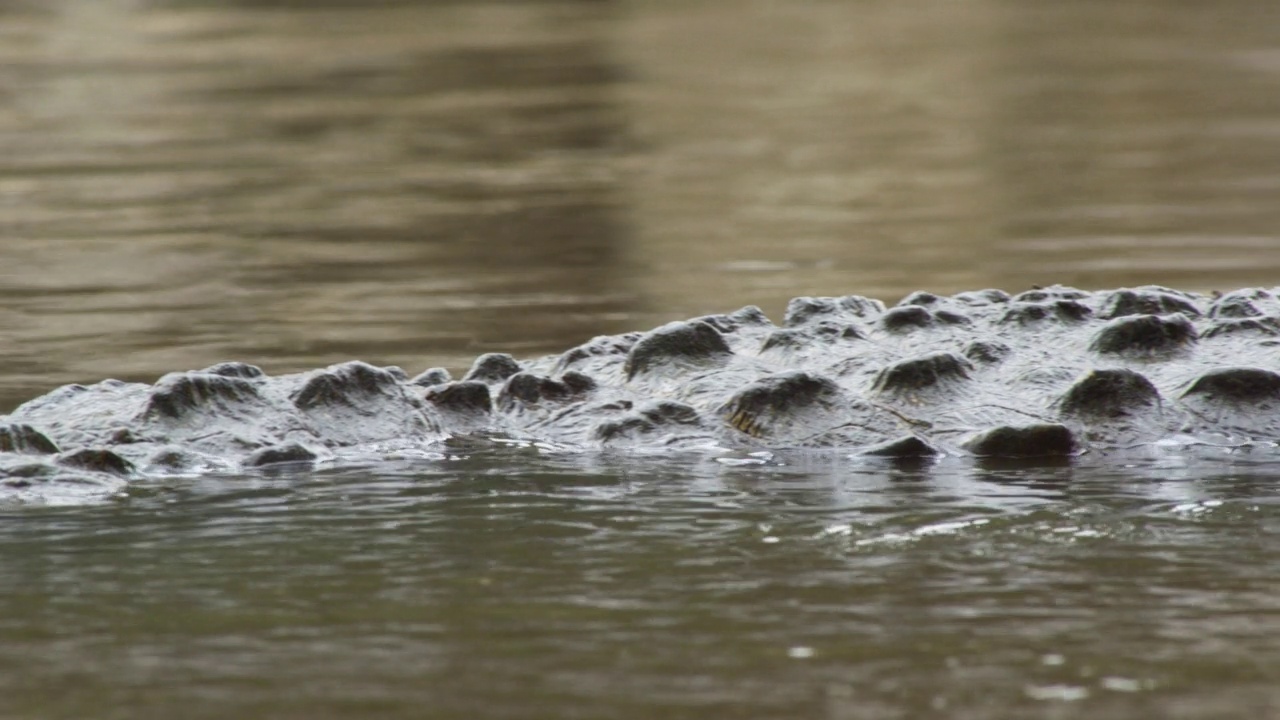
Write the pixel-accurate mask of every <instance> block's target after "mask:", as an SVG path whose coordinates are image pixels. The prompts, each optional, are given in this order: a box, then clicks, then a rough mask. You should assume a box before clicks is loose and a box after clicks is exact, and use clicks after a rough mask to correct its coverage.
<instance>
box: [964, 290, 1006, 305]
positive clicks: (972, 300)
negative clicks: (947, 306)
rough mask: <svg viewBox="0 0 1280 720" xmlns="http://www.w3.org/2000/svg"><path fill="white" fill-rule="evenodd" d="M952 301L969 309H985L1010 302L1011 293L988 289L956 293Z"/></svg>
mask: <svg viewBox="0 0 1280 720" xmlns="http://www.w3.org/2000/svg"><path fill="white" fill-rule="evenodd" d="M951 299H952V300H954V301H956V302H957V303H960V304H961V305H967V306H969V307H983V306H986V305H1003V304H1005V303H1007V302H1009V299H1010V298H1009V293H1007V292H1005V291H1003V290H995V289H993V288H988V289H986V290H971V291H969V292H962V293H956V294H955V295H952V296H951Z"/></svg>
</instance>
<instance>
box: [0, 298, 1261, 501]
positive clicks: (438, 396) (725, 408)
mask: <svg viewBox="0 0 1280 720" xmlns="http://www.w3.org/2000/svg"><path fill="white" fill-rule="evenodd" d="M1277 297H1278V293H1277V291H1276V290H1275V289H1264V288H1246V289H1242V290H1236V291H1233V292H1230V293H1226V294H1216V295H1213V296H1210V295H1203V294H1198V293H1192V292H1182V291H1178V290H1172V289H1170V288H1165V287H1157V286H1151V287H1137V288H1121V289H1118V290H1109V291H1100V292H1087V291H1083V290H1077V289H1075V288H1068V287H1062V286H1052V287H1047V288H1036V289H1033V290H1029V291H1026V292H1022V293H1017V294H1013V295H1010V294H1008V293H1005V292H1003V291H1000V290H990V289H988V290H977V291H971V292H964V293H959V294H957V295H952V296H945V295H940V294H935V293H928V292H916V293H912V294H911V295H909V296H907V297H906V298H904V299H903V300H902V302H900V303H898V304H897V305H895V306H886V305H885V304H884V303H883V302H881V301H879V300H874V299H868V298H865V297H862V296H858V295H849V296H846V297H801V298H796V299H794V300H792V301H791V303H790V304H789V305H788V306H787V309H786V314H785V316H784V318H783V322H782V323H781V324H778V325H775V324H774V323H773V322H772V321H770V320H769V319H768V318H767V317H766V316H765V314H764V313H763V312H761V311H760V309H759V308H757V307H754V306H750V307H747V308H743V309H741V310H738V311H735V312H729V313H723V314H714V315H705V316H702V317H697V318H693V319H691V320H686V321H679V322H671V323H668V324H666V325H663V326H660V327H658V328H655V329H653V330H650V331H648V332H630V333H626V334H622V335H613V336H601V337H597V338H594V339H587V340H585V341H584V342H582V343H581V344H579V345H577V346H576V347H573V348H570V349H568V350H566V351H565V352H563V353H561V354H557V355H549V356H545V357H538V358H529V359H520V358H517V357H515V356H512V355H509V354H504V353H488V354H485V355H481V356H480V357H479V358H477V359H476V360H475V362H474V363H473V364H472V365H471V367H470V368H469V369H467V370H466V371H465V373H463V374H462V376H461V379H459V380H455V379H454V375H453V374H452V373H451V372H450V371H449V370H446V369H444V368H439V367H429V366H427V365H426V363H424V367H426V368H427V369H424V370H423V371H422V372H420V373H419V374H417V375H414V376H410V375H409V374H406V373H405V372H404V371H403V370H401V369H400V368H390V367H379V366H376V365H371V364H367V363H364V362H359V361H352V362H348V363H343V364H339V365H334V366H331V367H328V368H322V369H318V370H313V371H310V372H305V373H293V374H283V375H271V374H269V373H268V372H264V370H263V369H261V368H259V367H257V366H255V365H249V364H245V363H241V362H223V363H219V364H217V365H213V366H210V367H207V368H204V369H202V370H195V371H189V372H176V373H170V374H168V375H165V376H164V377H162V378H160V379H159V380H158V381H156V382H155V383H154V384H145V383H129V382H120V381H118V380H104V381H101V382H98V383H95V384H88V385H68V386H65V387H62V388H57V389H54V390H52V391H50V392H49V393H47V394H46V395H43V396H41V397H38V398H34V399H32V400H31V401H29V402H27V403H24V404H23V405H21V406H19V407H18V408H16V409H14V410H13V411H12V412H11V413H9V414H8V415H7V416H5V417H2V418H0V493H2V492H3V488H4V487H16V486H18V485H21V486H22V487H24V488H26V487H29V486H30V485H31V484H32V483H38V482H49V481H53V480H57V479H58V478H60V477H67V476H73V475H79V476H85V475H88V476H104V477H105V476H111V477H115V478H121V477H123V478H137V477H145V476H148V475H150V474H163V473H166V472H176V471H177V469H180V470H181V471H182V472H192V469H193V468H194V469H195V470H194V471H196V472H199V471H201V470H202V469H219V470H231V471H235V470H243V469H247V468H257V467H263V466H270V465H275V464H294V465H297V464H306V463H315V462H328V461H334V462H341V461H343V460H344V459H345V458H352V457H359V458H364V459H368V457H369V456H370V455H371V454H372V455H375V456H376V455H378V454H380V453H382V454H386V453H395V452H400V451H405V450H423V449H431V448H437V449H439V448H441V447H445V446H446V444H447V443H448V442H449V440H450V438H456V437H460V436H465V437H468V438H471V439H472V440H474V441H477V442H484V441H485V440H486V439H494V440H497V439H503V440H504V441H505V440H509V439H517V440H528V441H538V442H549V443H555V444H557V445H558V446H562V447H569V448H578V449H583V450H591V449H605V448H620V447H621V448H636V447H644V448H654V449H664V448H687V449H707V448H716V449H721V450H723V449H725V448H728V449H730V450H732V449H735V448H752V449H759V448H769V449H785V450H802V449H805V448H820V449H822V450H823V451H831V450H838V451H840V452H846V453H848V455H849V456H850V457H886V456H887V457H912V458H933V457H936V456H958V457H965V456H970V457H991V456H996V457H1004V456H1008V457H1073V456H1076V455H1079V454H1082V453H1112V452H1121V451H1126V450H1128V449H1131V448H1132V447H1133V445H1134V444H1135V443H1138V444H1143V443H1145V444H1148V445H1150V444H1154V443H1157V442H1159V441H1161V440H1168V439H1170V438H1181V439H1190V440H1192V441H1197V442H1201V443H1202V444H1203V443H1212V444H1214V445H1215V446H1220V447H1244V446H1269V447H1274V446H1275V445H1276V443H1278V442H1280V420H1277V419H1276V415H1277V413H1276V410H1277V409H1278V408H1280V339H1277V337H1276V336H1277V334H1280V300H1278V299H1277ZM37 466H38V467H37ZM8 480H13V483H8V482H7V481H8Z"/></svg>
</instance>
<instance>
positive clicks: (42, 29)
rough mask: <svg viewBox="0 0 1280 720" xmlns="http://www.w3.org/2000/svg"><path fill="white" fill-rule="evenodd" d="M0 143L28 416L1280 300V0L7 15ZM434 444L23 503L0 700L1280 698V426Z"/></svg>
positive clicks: (292, 709) (706, 710)
mask: <svg viewBox="0 0 1280 720" xmlns="http://www.w3.org/2000/svg"><path fill="white" fill-rule="evenodd" d="M0 153H2V155H0V156H2V157H3V158H4V160H3V161H0V299H2V300H3V303H2V306H0V356H2V357H3V361H4V367H5V368H6V371H5V372H4V373H3V374H2V375H0V406H2V407H3V408H5V409H8V408H11V407H13V406H14V405H16V404H17V403H19V402H21V401H22V400H25V399H27V398H30V397H32V396H34V395H37V394H39V393H41V392H45V391H47V390H49V389H51V388H53V387H55V386H57V385H60V384H63V383H67V382H93V381H96V380H98V379H100V378H103V377H108V376H111V377H118V378H121V379H127V380H145V381H152V380H154V379H155V378H156V377H158V376H159V375H161V374H163V373H165V372H168V371H173V370H183V369H190V368H199V367H205V366H208V365H211V364H213V363H215V362H219V361H223V360H231V359H236V360H244V361H249V362H253V363H256V364H259V365H261V366H263V367H264V368H265V369H267V370H268V371H269V372H272V373H279V372H287V371H294V370H302V369H307V368H312V367H317V366H322V365H325V364H328V363H331V362H337V361H343V360H348V359H351V358H361V359H364V360H367V361H369V362H373V363H377V364H383V365H388V364H396V365H401V366H403V367H405V368H406V369H407V370H409V371H410V372H416V371H418V370H421V369H424V368H426V367H430V366H434V365H446V366H449V367H453V368H455V369H457V368H462V367H465V366H466V365H467V364H468V363H469V361H470V358H471V357H473V356H474V355H476V354H478V353H480V352H484V351H489V350H501V351H508V352H514V353H515V354H517V355H520V356H533V355H537V354H540V353H544V352H552V351H557V350H561V349H563V348H565V347H568V346H570V345H573V344H576V343H578V342H581V341H583V340H586V339H588V338H590V337H592V336H593V335H597V334H603V333H617V332H624V331H629V330H635V329H644V328H648V327H651V326H653V325H656V324H658V323H660V322H664V321H667V320H671V319H676V318H684V317H689V316H693V315H702V314H706V313H711V312H719V311H728V310H732V309H735V308H737V307H739V306H742V305H746V304H756V305H760V306H761V307H763V308H764V309H765V310H766V312H768V313H769V314H770V315H771V316H773V317H775V318H779V317H780V315H781V310H782V308H783V307H784V304H785V302H786V300H787V299H789V298H791V297H793V296H796V295H805V294H809V295H824V294H837V295H840V294H849V293H858V294H864V295H869V296H875V297H881V298H883V299H885V300H888V301H893V300H896V299H897V298H898V297H900V296H902V295H905V294H906V293H908V292H910V291H911V290H915V289H921V288H924V289H929V290H933V291H936V292H952V291H959V290H967V289H974V288H980V287H986V286H995V287H1002V288H1005V289H1007V290H1010V291H1016V290H1021V289H1025V288H1026V287H1028V286H1030V285H1032V284H1047V283H1052V282H1062V283H1066V284H1074V285H1078V286H1081V287H1085V288H1103V287H1115V286H1123V285H1135V284H1142V283H1160V284H1165V285H1174V286H1179V287H1184V288H1186V289H1193V290H1212V289H1229V288H1232V287H1237V286H1243V285H1265V286H1272V285H1275V284H1276V278H1277V277H1280V273H1278V271H1280V205H1278V204H1277V203H1276V202H1275V198H1276V197H1278V196H1280V5H1277V4H1276V3H1274V2H1271V1H1269V0H1224V1H1223V2H1216V3H1170V2H1154V1H1150V2H1144V1H1141V0H1139V1H1136V2H1125V3H1114V2H1103V1H1101V0H1097V1H1095V0H1081V1H1079V2H1071V3H1061V2H1049V1H1048V0H1043V1H1042V0H1031V1H1029V2H1018V3H1012V2H999V1H997V0H975V1H974V2H965V3H954V2H940V1H938V0H907V1H905V2H902V1H899V0H894V1H892V2H890V1H888V0H884V1H880V0H866V1H863V2H846V1H844V0H839V1H837V0H800V1H793V2H786V3H781V2H771V1H767V0H741V1H739V2H734V3H724V2H712V1H710V0H679V1H677V0H649V1H641V0H634V1H629V2H610V1H607V0H593V1H588V0H579V1H577V2H574V1H572V0H566V1H564V2H543V1H541V0H525V1H523V2H465V3H464V2H407V1H406V2H391V1H389V0H388V1H382V2H354V1H352V2H338V1H330V2H318V1H314V0H313V1H312V2H305V3H303V2H291V1H283V0H277V1H274V2H272V1H269V0H240V1H238V2H212V1H207V2H206V1H201V0H149V1H148V0H43V1H42V2H34V1H27V2H24V1H22V0H14V1H11V2H3V3H0ZM1276 369H1278V370H1280V368H1276ZM428 452H429V453H437V454H438V456H428V457H425V458H419V459H414V460H409V459H405V460H398V461H388V462H387V463H384V464H379V465H376V466H370V467H345V468H333V467H319V468H314V469H312V470H309V471H308V470H300V469H295V470H290V471H281V472H271V473H261V474H250V475H244V476H220V477H205V478H185V477H175V478H162V479H152V480H147V481H141V482H139V483H136V484H135V485H134V486H133V487H132V488H131V489H130V490H129V491H128V492H127V493H125V494H123V495H122V496H120V497H117V498H113V499H111V500H109V501H107V502H104V503H100V504H96V505H91V506H87V507H86V506H79V507H66V508H53V507H48V508H39V507H13V506H9V507H5V508H0V588H3V590H0V716H4V717H13V718H54V717H65V718H85V717H95V718H122V719H123V718H129V719H130V720H135V719H137V718H172V717H272V718H304V717H305V718H411V717H412V718H420V717H441V718H451V717H494V718H546V717H557V718H575V717H578V718H652V717H656V716H661V717H672V718H679V717H689V718H693V717H699V718H702V717H717V718H796V717H816V718H917V717H930V716H934V717H948V718H997V717H1010V718H1013V717H1017V718H1028V717H1045V718H1059V717H1074V716H1090V717H1094V718H1132V717H1173V718H1178V717H1183V718H1192V717H1195V718H1208V717H1268V716H1273V715H1276V714H1277V713H1280V692H1277V690H1276V689H1275V688H1276V687H1277V681H1278V680H1280V667H1278V666H1277V658H1280V627H1278V626H1277V623H1278V622H1280V621H1278V618H1280V605H1278V603H1277V600H1276V598H1278V597H1280V583H1278V582H1277V579H1276V577H1275V572H1274V568H1275V567H1277V562H1278V561H1280V557H1277V550H1276V548H1277V544H1276V543H1275V542H1274V539H1275V536H1276V534H1277V532H1278V531H1280V514H1277V509H1276V504H1275V502H1274V501H1273V495H1274V494H1275V493H1274V487H1275V478H1276V477H1277V475H1280V472H1277V468H1278V467H1280V465H1277V463H1276V460H1275V453H1274V449H1265V448H1260V449H1258V450H1257V451H1256V452H1255V453H1254V454H1252V455H1251V454H1226V453H1222V454H1218V455H1214V454H1203V455H1200V456H1199V459H1198V460H1196V461H1193V462H1188V461H1187V460H1186V457H1185V456H1184V455H1183V454H1181V453H1180V452H1178V451H1177V450H1170V451H1169V452H1167V453H1166V452H1153V453H1152V454H1151V456H1150V457H1148V458H1146V459H1144V460H1141V461H1138V460H1135V461H1133V462H1125V463H1120V462H1117V461H1115V460H1113V459H1112V460H1109V459H1107V458H1096V457H1090V456H1086V457H1083V458H1080V459H1078V460H1076V461H1074V462H1072V463H1069V464H1067V465H1064V466H1059V467H1043V466H1027V467H989V466H980V465H974V464H973V463H971V462H968V461H965V460H961V459H948V460H946V461H944V462H942V463H941V464H938V465H926V466H922V467H896V466H891V465H883V464H876V463H869V462H864V461H854V460H850V459H848V458H845V457H842V456H839V455H838V454H837V455H836V456H833V457H814V456H808V455H788V454H786V453H782V454H778V455H775V456H768V457H764V456H761V457H752V456H740V455H735V454H729V455H724V456H721V455H717V454H716V453H705V454H690V455H680V456H646V455H628V454H599V453H576V452H567V451H565V450H563V449H558V448H554V447H542V448H539V447H535V446H512V447H492V446H487V445H476V444H473V443H469V442H466V441H464V440H455V441H452V442H451V443H450V444H449V445H447V446H444V447H438V448H429V449H428Z"/></svg>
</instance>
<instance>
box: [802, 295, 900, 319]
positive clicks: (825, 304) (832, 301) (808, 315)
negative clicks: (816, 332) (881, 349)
mask: <svg viewBox="0 0 1280 720" xmlns="http://www.w3.org/2000/svg"><path fill="white" fill-rule="evenodd" d="M882 312H884V304H883V303H881V302H880V301H879V300H873V299H871V298H865V297H862V296H861V295H845V296H844V297H798V298H794V299H792V300H791V302H789V303H787V311H786V313H785V314H784V315H783V320H782V324H783V325H784V326H785V327H797V326H799V325H804V324H805V323H808V322H810V321H812V320H814V319H815V318H825V316H829V315H848V316H853V317H858V318H867V317H872V316H876V315H879V314H880V313H882ZM826 319H829V318H826Z"/></svg>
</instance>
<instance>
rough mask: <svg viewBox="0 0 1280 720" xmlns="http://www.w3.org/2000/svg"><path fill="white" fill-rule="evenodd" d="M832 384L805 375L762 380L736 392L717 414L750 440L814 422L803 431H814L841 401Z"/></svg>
mask: <svg viewBox="0 0 1280 720" xmlns="http://www.w3.org/2000/svg"><path fill="white" fill-rule="evenodd" d="M843 399H844V396H843V393H842V392H841V390H840V387H839V386H838V385H836V384H835V383H834V382H833V381H831V380H829V379H827V378H824V377H820V376H818V375H812V374H810V373H807V372H791V373H784V374H781V375H771V376H769V377H766V378H762V379H760V380H758V381H756V382H754V383H752V384H750V385H748V386H747V387H745V388H743V389H742V390H740V391H738V392H737V393H735V394H734V395H733V397H731V398H730V399H729V401H728V402H726V403H725V404H724V405H723V406H722V407H721V408H720V411H719V414H720V416H721V417H723V418H724V419H725V420H726V421H727V422H728V423H729V425H730V426H732V427H733V428H735V429H737V430H739V431H740V432H743V433H745V434H747V435H750V436H751V437H756V438H761V437H768V436H770V434H772V433H773V432H774V431H775V430H777V429H778V426H779V425H782V426H785V427H787V428H792V427H795V426H797V425H804V424H806V423H808V422H812V423H814V426H813V427H807V428H805V431H806V432H809V431H812V432H817V431H818V430H822V429H825V428H824V427H822V426H823V425H825V424H827V423H828V422H829V421H830V417H828V416H829V415H830V414H831V413H832V411H833V410H835V409H836V408H837V407H838V406H839V405H841V403H842V402H843Z"/></svg>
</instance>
